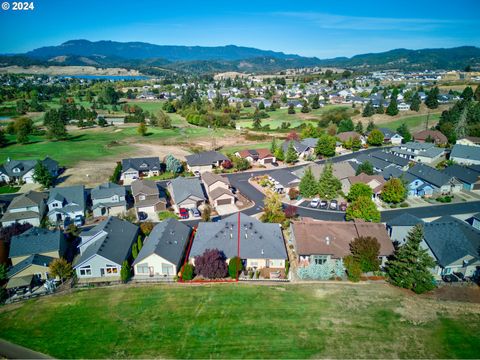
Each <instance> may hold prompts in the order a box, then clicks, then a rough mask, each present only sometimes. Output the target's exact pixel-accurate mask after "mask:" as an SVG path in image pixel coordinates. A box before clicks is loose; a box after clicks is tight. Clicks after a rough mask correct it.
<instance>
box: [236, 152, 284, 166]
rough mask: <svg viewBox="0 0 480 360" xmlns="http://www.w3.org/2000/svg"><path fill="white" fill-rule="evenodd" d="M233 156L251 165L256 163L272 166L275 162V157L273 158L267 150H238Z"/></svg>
mask: <svg viewBox="0 0 480 360" xmlns="http://www.w3.org/2000/svg"><path fill="white" fill-rule="evenodd" d="M235 156H237V157H239V158H242V159H246V160H248V162H249V163H251V164H254V163H258V164H261V165H265V164H272V163H274V162H275V161H276V158H275V156H273V155H272V154H271V153H270V150H268V149H256V150H240V151H237V152H236V153H235Z"/></svg>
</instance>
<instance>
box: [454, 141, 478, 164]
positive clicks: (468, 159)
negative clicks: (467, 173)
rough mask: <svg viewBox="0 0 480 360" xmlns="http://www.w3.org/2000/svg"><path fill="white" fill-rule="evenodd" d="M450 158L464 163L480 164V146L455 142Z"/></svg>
mask: <svg viewBox="0 0 480 360" xmlns="http://www.w3.org/2000/svg"><path fill="white" fill-rule="evenodd" d="M450 160H453V161H455V162H457V163H459V164H462V165H480V146H469V145H460V144H455V145H454V146H453V149H452V152H451V153H450Z"/></svg>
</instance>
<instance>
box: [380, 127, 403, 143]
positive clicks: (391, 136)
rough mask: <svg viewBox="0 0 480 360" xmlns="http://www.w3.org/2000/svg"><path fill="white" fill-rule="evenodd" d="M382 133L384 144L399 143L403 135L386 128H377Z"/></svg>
mask: <svg viewBox="0 0 480 360" xmlns="http://www.w3.org/2000/svg"><path fill="white" fill-rule="evenodd" d="M378 130H380V131H381V132H382V134H383V142H384V143H386V144H392V145H400V144H401V143H402V140H403V136H401V135H400V134H398V133H396V132H394V131H392V130H390V129H387V128H378Z"/></svg>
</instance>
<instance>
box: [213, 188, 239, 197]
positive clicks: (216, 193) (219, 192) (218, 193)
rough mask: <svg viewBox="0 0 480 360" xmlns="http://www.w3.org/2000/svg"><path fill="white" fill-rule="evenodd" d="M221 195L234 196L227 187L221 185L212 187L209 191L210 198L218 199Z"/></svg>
mask: <svg viewBox="0 0 480 360" xmlns="http://www.w3.org/2000/svg"><path fill="white" fill-rule="evenodd" d="M222 195H228V196H230V197H234V196H233V194H232V192H231V191H230V190H227V189H225V188H222V187H217V188H215V189H213V190H212V191H210V198H211V199H212V200H215V199H218V198H219V197H220V196H222Z"/></svg>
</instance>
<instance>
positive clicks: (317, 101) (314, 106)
mask: <svg viewBox="0 0 480 360" xmlns="http://www.w3.org/2000/svg"><path fill="white" fill-rule="evenodd" d="M319 108H320V99H319V96H318V94H317V95H315V96H314V97H313V100H312V109H319Z"/></svg>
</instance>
